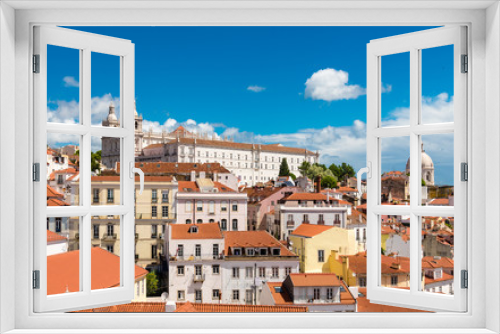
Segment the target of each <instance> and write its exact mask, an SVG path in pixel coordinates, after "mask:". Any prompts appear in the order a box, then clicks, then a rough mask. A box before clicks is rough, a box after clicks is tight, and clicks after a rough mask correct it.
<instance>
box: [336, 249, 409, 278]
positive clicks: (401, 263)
mask: <svg viewBox="0 0 500 334" xmlns="http://www.w3.org/2000/svg"><path fill="white" fill-rule="evenodd" d="M345 256H346V255H343V256H341V257H345ZM380 256H381V262H382V274H384V275H390V274H408V273H409V272H410V259H409V258H407V257H403V256H399V257H390V256H385V255H380ZM347 258H349V269H350V270H351V271H352V272H353V273H356V274H366V252H361V253H358V254H355V255H348V256H347ZM338 261H339V262H341V261H342V260H341V258H340V257H339V259H338Z"/></svg>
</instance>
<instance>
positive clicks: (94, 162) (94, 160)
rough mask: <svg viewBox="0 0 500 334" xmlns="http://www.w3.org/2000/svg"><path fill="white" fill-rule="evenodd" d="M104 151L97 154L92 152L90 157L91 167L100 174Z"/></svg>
mask: <svg viewBox="0 0 500 334" xmlns="http://www.w3.org/2000/svg"><path fill="white" fill-rule="evenodd" d="M101 154H102V151H101V150H99V151H97V152H95V153H94V152H92V153H91V155H90V167H91V170H92V171H96V170H97V171H98V173H100V172H101V160H102V157H101Z"/></svg>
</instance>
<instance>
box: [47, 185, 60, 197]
mask: <svg viewBox="0 0 500 334" xmlns="http://www.w3.org/2000/svg"><path fill="white" fill-rule="evenodd" d="M47 198H59V199H62V198H64V195H63V194H61V193H60V192H58V191H57V190H55V189H54V188H52V187H51V186H49V185H47Z"/></svg>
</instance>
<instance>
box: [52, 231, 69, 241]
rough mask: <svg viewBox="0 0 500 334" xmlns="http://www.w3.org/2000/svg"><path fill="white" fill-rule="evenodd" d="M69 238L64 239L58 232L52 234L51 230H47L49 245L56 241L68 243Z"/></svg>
mask: <svg viewBox="0 0 500 334" xmlns="http://www.w3.org/2000/svg"><path fill="white" fill-rule="evenodd" d="M66 240H68V238H66V237H63V236H62V235H60V234H57V233H56V232H52V231H51V230H47V243H50V242H56V241H66Z"/></svg>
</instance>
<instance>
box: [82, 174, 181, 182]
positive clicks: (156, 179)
mask: <svg viewBox="0 0 500 334" xmlns="http://www.w3.org/2000/svg"><path fill="white" fill-rule="evenodd" d="M90 180H91V182H120V175H102V176H92V177H91V178H90ZM139 180H140V178H139V175H136V176H135V182H136V183H137V182H139ZM172 180H173V179H172V177H171V176H148V175H147V176H144V182H172Z"/></svg>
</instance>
